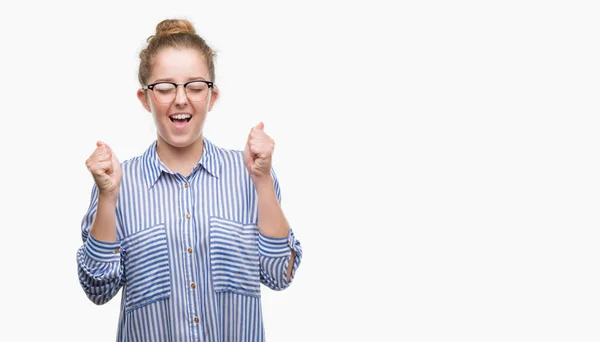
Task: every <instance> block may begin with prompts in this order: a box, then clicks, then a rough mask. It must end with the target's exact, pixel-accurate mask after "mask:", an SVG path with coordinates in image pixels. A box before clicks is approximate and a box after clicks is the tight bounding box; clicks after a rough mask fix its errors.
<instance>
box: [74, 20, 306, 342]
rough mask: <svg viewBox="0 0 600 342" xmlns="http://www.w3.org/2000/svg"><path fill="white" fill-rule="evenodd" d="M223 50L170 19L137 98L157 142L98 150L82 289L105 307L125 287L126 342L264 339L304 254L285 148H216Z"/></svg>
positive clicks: (145, 62)
mask: <svg viewBox="0 0 600 342" xmlns="http://www.w3.org/2000/svg"><path fill="white" fill-rule="evenodd" d="M213 58H214V52H213V51H212V50H211V48H210V47H209V46H208V45H207V44H206V43H205V41H204V40H203V39H202V38H201V37H199V36H198V35H197V34H196V32H195V30H194V27H193V26H192V24H191V23H190V22H188V21H186V20H164V21H162V22H160V23H159V24H158V25H157V27H156V34H155V35H154V36H151V37H150V38H149V39H148V46H147V47H146V48H145V49H144V50H143V51H142V52H141V53H140V67H139V81H140V84H141V89H139V90H138V92H137V96H138V98H139V100H140V102H141V104H142V106H143V107H144V108H145V109H146V110H147V111H148V112H150V113H152V116H153V118H154V122H155V124H156V129H157V139H156V141H154V142H152V144H151V145H150V147H149V148H148V149H147V150H146V152H145V153H143V154H142V155H141V156H139V157H135V158H132V159H130V160H127V161H125V162H123V163H119V161H118V160H117V157H116V155H115V154H114V153H113V151H112V150H111V148H110V147H109V146H108V145H106V144H104V143H102V142H98V143H97V148H96V149H95V151H94V152H93V153H92V154H91V156H90V157H89V159H88V160H87V161H86V165H87V167H88V169H89V171H90V173H91V174H92V176H93V178H94V182H95V184H94V186H93V189H92V197H91V203H90V206H89V209H88V211H87V213H86V214H85V216H84V218H83V222H82V236H83V246H82V247H81V248H80V249H79V250H78V253H77V261H78V266H79V280H80V283H81V286H82V287H83V289H84V291H85V293H86V294H87V296H88V297H89V298H90V300H91V301H92V302H94V303H96V304H104V303H106V302H107V301H109V300H110V299H111V298H113V297H114V296H115V295H116V294H117V292H118V291H119V289H120V288H121V287H123V293H122V300H121V315H120V319H119V326H118V333H117V340H118V341H178V342H180V341H181V342H183V341H263V340H264V331H263V323H262V317H261V301H260V284H261V283H262V284H264V285H266V286H268V287H269V288H271V289H274V290H282V289H285V288H286V287H288V286H289V285H290V283H291V281H292V279H293V278H294V274H295V272H296V269H297V268H298V266H299V265H300V260H301V258H302V249H301V246H300V243H299V242H298V241H297V240H296V239H295V237H294V234H293V233H292V230H291V229H290V228H289V225H288V223H287V221H286V218H285V216H284V214H283V212H282V210H281V208H280V206H279V200H280V194H279V184H278V182H277V178H276V177H275V173H274V172H273V170H272V168H271V156H272V153H273V149H274V142H273V140H272V139H271V138H270V137H269V136H268V135H267V134H266V133H265V132H264V130H263V128H264V125H263V124H262V122H261V123H259V124H258V125H257V126H256V127H253V128H252V129H251V130H250V133H249V135H248V140H247V144H246V146H245V150H244V151H237V150H227V149H223V148H220V147H217V146H215V145H214V144H212V143H211V142H210V141H209V140H207V139H206V138H205V137H204V136H203V134H202V130H203V125H204V120H205V118H206V115H207V114H208V112H209V111H210V110H211V109H212V107H213V105H214V103H215V101H216V100H217V99H218V97H219V90H218V88H217V87H216V85H215V83H214V81H215V70H214V62H213Z"/></svg>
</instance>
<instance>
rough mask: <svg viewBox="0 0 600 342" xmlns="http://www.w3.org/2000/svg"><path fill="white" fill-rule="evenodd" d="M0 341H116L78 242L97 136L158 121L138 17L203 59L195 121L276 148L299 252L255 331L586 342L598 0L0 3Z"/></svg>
mask: <svg viewBox="0 0 600 342" xmlns="http://www.w3.org/2000/svg"><path fill="white" fill-rule="evenodd" d="M0 7H1V8H0V31H1V32H2V41H1V42H0V46H1V52H0V76H1V80H2V81H1V82H0V99H1V102H0V103H1V104H0V111H1V121H0V122H1V124H0V149H1V151H0V156H1V163H2V164H1V168H0V172H1V177H0V222H1V225H0V229H1V231H2V234H1V238H0V240H1V241H2V248H0V260H2V261H1V262H2V264H1V265H2V268H1V274H2V277H1V281H0V286H1V292H0V293H1V298H2V299H1V302H0V311H1V313H2V329H0V340H2V341H46V340H52V341H90V342H91V341H113V340H114V339H115V336H116V329H117V321H118V312H119V301H120V294H119V296H118V297H117V298H115V299H113V300H112V301H111V302H109V303H108V304H106V305H104V306H96V305H94V304H92V303H91V302H90V301H89V300H88V299H87V298H86V296H85V295H84V292H83V290H82V289H81V287H80V285H79V283H78V279H77V264H76V259H75V254H76V251H77V249H78V248H79V247H80V246H81V244H82V240H81V235H80V224H81V219H82V217H83V215H84V213H85V211H86V209H87V206H88V204H89V202H88V201H89V194H90V190H91V186H92V178H91V176H90V175H89V173H88V171H87V169H86V168H85V160H86V159H87V157H88V156H89V154H91V152H92V151H93V149H94V146H95V145H94V144H95V142H96V141H97V140H103V141H105V142H107V143H108V144H110V145H111V146H112V147H113V149H114V151H115V153H116V154H117V156H118V157H119V159H120V160H125V159H128V158H132V157H134V156H137V155H140V154H141V153H143V152H144V151H145V149H146V148H147V147H148V146H149V145H150V143H151V142H152V140H153V139H155V137H156V133H155V129H154V126H153V122H152V118H151V115H150V114H149V113H147V112H146V111H145V110H144V109H143V108H142V106H141V105H140V104H139V102H138V100H137V98H136V95H135V94H136V90H137V88H138V87H139V84H138V83H137V66H138V53H139V51H140V50H141V49H142V48H143V47H144V45H145V39H146V38H147V37H148V36H150V35H152V34H153V33H154V29H155V26H156V24H157V23H158V22H159V21H161V20H162V19H166V18H185V19H189V20H190V21H191V22H192V23H193V24H194V25H195V27H196V30H197V31H198V33H199V34H201V35H202V36H203V37H204V38H205V39H206V40H207V42H208V43H209V44H210V45H211V46H212V47H213V48H214V49H215V50H216V51H217V53H218V57H217V62H216V68H217V69H216V74H217V76H216V82H217V84H218V86H219V87H220V89H221V98H220V99H219V101H218V102H217V105H216V106H215V108H214V109H213V111H212V112H211V113H210V114H209V116H208V119H207V122H206V126H205V132H204V133H205V136H206V137H208V138H209V139H211V141H213V142H214V143H215V144H217V145H219V146H222V147H226V148H239V149H241V148H243V146H244V143H245V141H246V137H247V134H248V132H249V130H250V128H251V127H252V126H254V125H255V124H257V123H258V122H259V121H263V122H264V123H265V131H266V132H267V133H268V134H269V135H271V137H273V139H274V140H275V142H276V150H275V155H274V161H273V162H274V167H275V171H276V172H277V175H278V177H279V180H280V182H281V187H282V196H283V202H282V206H283V209H284V212H285V214H286V215H287V218H288V220H289V222H290V223H291V225H292V227H293V228H294V231H295V233H296V236H297V237H298V238H299V239H300V241H301V242H302V245H303V249H304V253H305V255H304V259H303V261H302V265H301V267H300V268H299V270H298V272H297V274H296V279H295V281H294V283H293V284H292V286H291V287H290V288H289V289H287V290H285V291H282V292H274V291H270V290H268V289H267V288H265V287H263V316H264V322H265V330H266V335H267V340H268V341H461V342H465V341H478V342H479V341H598V340H600V329H599V322H600V296H599V293H600V276H599V271H600V267H599V261H600V249H599V248H598V246H599V242H600V241H599V240H600V230H599V228H600V227H599V223H600V220H599V217H598V216H599V215H598V214H599V212H598V208H599V205H600V182H599V179H600V177H599V175H600V163H599V161H598V150H599V147H600V134H599V133H600V119H599V114H600V112H599V107H600V106H599V96H598V94H599V91H600V48H599V47H600V44H598V41H599V39H600V37H599V35H600V21H599V20H598V18H599V16H600V13H599V7H598V5H597V2H595V1H573V0H571V1H529V0H519V1H464V0H459V1H395V2H392V1H389V2H388V1H377V0H373V1H299V2H283V1H271V2H268V1H261V0H258V1H239V2H230V1H223V2H222V1H210V2H209V1H199V0H195V1H135V2H134V1H132V2H129V1H102V2H85V1H77V2H76V1H73V2H66V1H37V2H35V1H29V2H19V3H18V4H17V3H15V2H10V3H3V4H2V5H0Z"/></svg>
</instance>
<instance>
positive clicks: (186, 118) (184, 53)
mask: <svg viewBox="0 0 600 342" xmlns="http://www.w3.org/2000/svg"><path fill="white" fill-rule="evenodd" d="M193 80H205V81H212V80H211V79H209V72H208V66H207V63H206V60H205V58H204V56H203V55H202V54H201V53H200V52H198V51H196V50H194V49H188V48H185V49H175V48H167V49H164V50H162V51H160V52H159V53H158V54H157V55H156V56H155V57H154V63H153V65H152V71H151V74H150V77H149V78H148V83H147V84H153V83H157V82H174V83H181V84H183V83H186V82H189V81H193ZM158 91H159V90H158V89H157V88H155V90H154V91H152V90H146V91H145V92H144V90H143V89H140V90H138V93H137V95H138V98H139V100H140V102H141V103H142V105H143V106H144V108H146V110H148V111H149V112H151V113H152V116H153V117H154V123H155V125H156V129H157V131H158V139H159V140H162V141H164V142H166V143H167V144H169V145H171V146H174V147H187V146H189V145H191V144H192V143H194V142H196V141H197V140H198V138H200V137H201V136H202V129H203V127H204V119H205V118H206V114H207V113H208V112H210V110H211V109H212V107H213V105H214V103H215V101H216V100H217V97H218V96H219V92H218V89H216V88H214V89H212V90H210V89H207V90H206V92H207V94H206V97H205V98H204V99H203V100H202V101H199V102H192V101H190V99H189V98H188V96H187V95H186V92H185V89H184V88H183V86H178V87H177V88H176V96H175V99H174V100H173V101H172V102H170V103H162V102H164V99H163V101H162V102H159V101H158V99H157V95H159V94H158ZM154 92H157V93H156V94H155V93H154ZM188 92H190V95H191V92H192V90H191V89H189V90H188Z"/></svg>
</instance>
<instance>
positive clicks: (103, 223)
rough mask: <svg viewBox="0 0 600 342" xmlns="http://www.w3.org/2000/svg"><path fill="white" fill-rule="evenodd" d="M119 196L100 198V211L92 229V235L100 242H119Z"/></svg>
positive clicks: (101, 196)
mask: <svg viewBox="0 0 600 342" xmlns="http://www.w3.org/2000/svg"><path fill="white" fill-rule="evenodd" d="M117 198H118V194H117V195H104V194H102V193H101V194H100V195H99V196H98V210H97V211H96V216H95V217H94V222H93V223H92V228H91V229H90V234H92V236H93V237H94V238H95V239H96V240H99V241H104V242H115V241H117V218H116V208H117Z"/></svg>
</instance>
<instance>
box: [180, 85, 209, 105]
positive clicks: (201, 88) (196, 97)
mask: <svg viewBox="0 0 600 342" xmlns="http://www.w3.org/2000/svg"><path fill="white" fill-rule="evenodd" d="M185 92H186V93H187V96H188V99H190V101H194V102H199V101H202V100H204V99H205V98H206V94H208V84H206V83H204V82H191V83H188V85H187V86H186V87H185Z"/></svg>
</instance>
